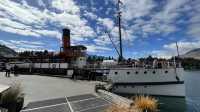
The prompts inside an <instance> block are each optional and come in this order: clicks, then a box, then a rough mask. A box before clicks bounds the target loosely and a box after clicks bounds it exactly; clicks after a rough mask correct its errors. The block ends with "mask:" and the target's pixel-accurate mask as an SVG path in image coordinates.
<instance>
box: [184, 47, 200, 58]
mask: <svg viewBox="0 0 200 112" xmlns="http://www.w3.org/2000/svg"><path fill="white" fill-rule="evenodd" d="M182 57H183V58H195V59H200V48H197V49H194V50H191V51H189V52H187V53H185V54H184V55H182Z"/></svg>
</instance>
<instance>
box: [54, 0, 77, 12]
mask: <svg viewBox="0 0 200 112" xmlns="http://www.w3.org/2000/svg"><path fill="white" fill-rule="evenodd" d="M51 5H52V7H53V8H56V9H58V10H60V11H65V12H67V13H71V14H77V13H79V12H80V9H79V7H78V6H77V5H76V4H75V3H74V1H73V0H52V3H51Z"/></svg>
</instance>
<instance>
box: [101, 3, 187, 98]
mask: <svg viewBox="0 0 200 112" xmlns="http://www.w3.org/2000/svg"><path fill="white" fill-rule="evenodd" d="M120 5H121V1H120V0H118V8H119V11H118V25H119V26H118V27H119V40H120V42H119V43H120V51H117V52H118V54H119V61H118V64H115V65H112V66H107V67H104V68H106V70H105V71H104V73H103V74H104V75H105V76H107V79H108V81H109V82H111V84H112V86H111V89H110V90H111V91H112V92H114V93H118V94H144V95H155V96H175V97H185V84H184V76H183V73H184V70H183V68H182V67H181V64H180V63H177V62H176V60H175V59H174V61H173V62H158V61H156V60H154V61H153V63H152V65H151V66H145V65H143V66H137V64H135V65H133V66H131V67H130V66H129V67H127V66H125V65H126V64H124V63H123V55H122V39H121V38H122V36H121V16H122V15H121V13H122V12H121V11H120ZM113 46H114V45H113ZM116 50H117V49H116ZM177 51H178V47H177Z"/></svg>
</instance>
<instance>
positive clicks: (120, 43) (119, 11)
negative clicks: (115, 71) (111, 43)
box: [117, 0, 123, 62]
mask: <svg viewBox="0 0 200 112" xmlns="http://www.w3.org/2000/svg"><path fill="white" fill-rule="evenodd" d="M117 4H118V27H119V47H120V54H119V62H122V61H123V51H122V31H121V16H122V15H121V13H122V12H121V10H120V5H121V4H122V2H121V0H118V3H117Z"/></svg>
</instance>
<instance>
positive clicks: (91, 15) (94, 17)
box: [84, 11, 98, 20]
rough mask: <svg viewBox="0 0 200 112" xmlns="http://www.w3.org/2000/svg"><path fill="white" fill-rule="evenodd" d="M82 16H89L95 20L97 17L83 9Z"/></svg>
mask: <svg viewBox="0 0 200 112" xmlns="http://www.w3.org/2000/svg"><path fill="white" fill-rule="evenodd" d="M84 16H86V17H89V18H91V19H93V20H96V19H97V18H98V16H97V15H96V14H94V13H92V12H88V11H85V13H84Z"/></svg>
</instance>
